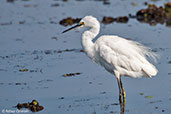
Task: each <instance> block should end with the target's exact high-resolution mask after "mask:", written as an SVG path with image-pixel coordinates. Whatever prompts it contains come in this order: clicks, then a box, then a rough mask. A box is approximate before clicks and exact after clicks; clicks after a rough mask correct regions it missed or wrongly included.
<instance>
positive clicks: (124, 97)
mask: <svg viewBox="0 0 171 114" xmlns="http://www.w3.org/2000/svg"><path fill="white" fill-rule="evenodd" d="M119 81H120V85H121V91H122V93H121V94H122V101H123V102H124V103H126V92H125V90H124V87H123V85H122V81H121V78H120V80H119Z"/></svg>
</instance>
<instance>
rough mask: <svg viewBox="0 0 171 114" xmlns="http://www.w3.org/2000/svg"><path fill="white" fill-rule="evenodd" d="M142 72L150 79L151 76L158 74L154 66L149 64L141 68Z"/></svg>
mask: <svg viewBox="0 0 171 114" xmlns="http://www.w3.org/2000/svg"><path fill="white" fill-rule="evenodd" d="M142 71H143V72H144V73H145V74H146V75H147V76H149V77H150V78H151V77H152V76H155V75H157V73H158V70H157V68H156V67H155V66H154V65H152V64H151V63H149V64H148V65H144V66H143V68H142Z"/></svg>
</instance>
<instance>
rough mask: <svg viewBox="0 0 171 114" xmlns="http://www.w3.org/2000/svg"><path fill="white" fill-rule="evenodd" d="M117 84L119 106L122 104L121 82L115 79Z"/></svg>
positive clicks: (118, 78)
mask: <svg viewBox="0 0 171 114" xmlns="http://www.w3.org/2000/svg"><path fill="white" fill-rule="evenodd" d="M117 82H118V87H119V102H120V104H121V103H123V102H122V101H123V100H122V96H123V94H122V84H121V83H122V82H121V80H120V77H117Z"/></svg>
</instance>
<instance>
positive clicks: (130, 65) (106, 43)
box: [64, 16, 158, 97]
mask: <svg viewBox="0 0 171 114" xmlns="http://www.w3.org/2000/svg"><path fill="white" fill-rule="evenodd" d="M76 27H90V29H89V30H88V31H85V32H84V33H83V35H82V45H83V47H84V50H85V52H86V54H87V55H88V56H89V57H90V58H91V59H92V60H93V61H95V62H96V63H98V64H100V65H101V66H103V67H104V68H105V69H106V70H107V71H109V72H110V73H112V74H114V75H115V76H116V78H117V81H118V85H119V90H120V97H121V96H122V95H123V96H124V94H125V91H124V89H123V86H122V82H121V79H120V77H121V76H129V77H133V78H137V77H142V76H148V77H152V76H155V75H156V74H157V72H158V70H157V69H156V68H155V66H154V65H153V64H151V63H150V62H149V61H148V60H147V57H149V58H152V59H155V58H156V54H155V53H154V52H152V51H151V49H150V48H148V47H145V46H143V45H142V44H140V43H138V42H135V41H131V40H127V39H124V38H121V37H118V36H113V35H104V36H101V37H99V38H98V39H97V40H96V41H95V42H93V41H92V40H93V39H94V38H95V37H96V36H97V34H98V33H99V31H100V23H99V22H98V20H97V19H96V18H94V17H92V16H86V17H84V18H83V19H82V20H81V21H80V23H79V24H78V25H76V26H74V27H72V28H71V29H73V28H76ZM71 29H68V30H71ZM68 30H66V31H68ZM66 31H64V32H66Z"/></svg>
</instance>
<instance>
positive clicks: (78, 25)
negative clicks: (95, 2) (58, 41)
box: [62, 24, 82, 33]
mask: <svg viewBox="0 0 171 114" xmlns="http://www.w3.org/2000/svg"><path fill="white" fill-rule="evenodd" d="M80 26H82V24H77V25H75V26H73V27H71V28H69V29H67V30H65V31H63V32H62V33H65V32H68V31H70V30H72V29H74V28H77V27H80Z"/></svg>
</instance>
